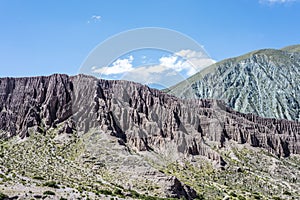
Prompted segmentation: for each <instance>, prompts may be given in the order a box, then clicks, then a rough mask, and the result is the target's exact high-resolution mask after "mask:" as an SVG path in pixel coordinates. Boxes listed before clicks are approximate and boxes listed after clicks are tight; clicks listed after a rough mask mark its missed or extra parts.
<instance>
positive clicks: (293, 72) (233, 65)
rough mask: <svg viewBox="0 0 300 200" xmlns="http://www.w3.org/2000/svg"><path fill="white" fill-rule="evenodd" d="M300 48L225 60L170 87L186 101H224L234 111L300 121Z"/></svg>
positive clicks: (172, 91) (259, 52)
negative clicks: (196, 99) (200, 99)
mask: <svg viewBox="0 0 300 200" xmlns="http://www.w3.org/2000/svg"><path fill="white" fill-rule="evenodd" d="M299 83H300V45H295V46H289V47H286V48H283V49H281V50H275V49H264V50H258V51H254V52H251V53H248V54H246V55H243V56H240V57H236V58H231V59H227V60H223V61H221V62H218V63H215V64H213V65H211V66H209V67H208V68H206V69H204V70H203V71H200V72H199V73H197V74H195V75H194V76H192V77H190V78H189V79H188V80H186V81H184V82H181V83H179V84H177V85H175V86H173V87H171V88H170V90H169V91H168V93H171V94H174V95H176V96H178V97H182V98H195V97H196V98H213V99H222V100H224V101H225V102H226V103H227V105H229V106H230V107H231V108H233V109H234V110H237V111H239V112H243V113H253V114H256V115H259V116H262V117H268V118H277V119H288V120H296V121H300V84H299Z"/></svg>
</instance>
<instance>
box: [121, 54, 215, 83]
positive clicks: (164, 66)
mask: <svg viewBox="0 0 300 200" xmlns="http://www.w3.org/2000/svg"><path fill="white" fill-rule="evenodd" d="M213 63H215V61H214V60H212V59H210V58H209V57H207V56H206V55H205V54H203V53H201V52H195V51H192V50H182V51H180V52H176V53H174V54H173V55H171V56H164V57H161V58H160V59H159V64H157V65H149V66H141V67H138V68H135V69H133V70H131V71H130V72H128V73H127V74H124V76H123V78H124V79H126V80H132V81H135V82H140V83H143V84H152V83H159V84H160V85H164V86H166V87H169V86H172V85H174V84H175V83H178V82H179V81H181V80H184V79H185V78H187V77H186V75H187V76H191V75H194V74H195V73H197V72H198V71H200V70H201V69H203V68H205V67H207V66H209V65H211V64H213ZM184 74H186V75H184ZM166 77H167V78H166Z"/></svg>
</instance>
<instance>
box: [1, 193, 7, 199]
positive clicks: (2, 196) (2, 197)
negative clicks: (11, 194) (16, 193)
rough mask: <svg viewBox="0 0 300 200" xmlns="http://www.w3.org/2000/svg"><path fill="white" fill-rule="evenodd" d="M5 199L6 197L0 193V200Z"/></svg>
mask: <svg viewBox="0 0 300 200" xmlns="http://www.w3.org/2000/svg"><path fill="white" fill-rule="evenodd" d="M6 198H8V196H7V195H6V194H3V193H1V192H0V200H4V199H6Z"/></svg>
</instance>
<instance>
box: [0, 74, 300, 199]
mask: <svg viewBox="0 0 300 200" xmlns="http://www.w3.org/2000/svg"><path fill="white" fill-rule="evenodd" d="M52 132H55V134H54V135H53V137H54V139H55V141H56V139H57V138H58V140H59V141H58V142H61V143H64V142H65V139H64V138H70V137H72V138H73V137H75V138H79V139H81V138H83V139H82V141H81V142H79V143H78V145H79V146H82V145H83V144H84V145H83V147H81V148H84V149H85V150H84V151H82V153H80V154H79V153H78V151H79V150H80V149H81V148H79V147H74V149H73V150H72V152H73V151H74V152H77V153H76V154H75V155H76V156H75V157H76V160H77V162H78V163H91V164H93V165H87V166H86V168H90V169H91V170H98V169H99V166H102V165H103V163H102V162H104V161H96V159H97V158H98V157H99V158H100V157H101V156H103V151H104V150H103V149H102V148H106V146H109V145H110V143H111V141H114V139H113V138H115V140H116V141H117V144H115V145H113V146H112V147H110V148H109V149H107V150H105V151H107V152H111V154H112V153H113V152H114V151H117V152H119V153H120V154H121V153H122V155H123V154H124V155H125V154H126V156H129V157H130V159H133V160H134V159H137V157H136V155H135V154H134V155H132V154H133V152H137V154H138V155H139V156H141V155H143V156H146V157H145V158H147V159H146V160H148V159H150V160H151V159H153V156H154V157H157V158H155V159H154V161H153V163H156V161H157V159H158V158H159V162H162V161H163V162H167V163H174V162H175V163H176V162H186V161H185V159H188V160H189V159H192V160H193V159H196V160H197V159H200V160H202V159H208V160H210V161H209V162H213V163H215V164H216V166H218V168H220V169H225V168H226V167H227V165H228V163H227V162H228V160H226V158H225V157H224V155H223V154H222V153H221V151H223V150H222V149H226V148H228V146H229V145H228V144H230V143H232V142H233V143H237V144H241V145H250V146H252V147H259V148H262V149H264V150H265V151H267V152H269V153H270V154H271V155H273V156H276V157H277V158H280V157H289V156H291V155H297V154H300V143H299V140H300V124H299V123H297V122H293V121H288V120H276V119H265V118H261V117H258V116H255V115H253V114H242V113H239V112H236V111H234V110H232V109H230V108H228V107H226V105H225V103H224V102H222V101H218V100H212V99H192V100H188V99H179V98H177V97H175V96H172V95H168V94H165V93H163V92H161V91H159V90H155V89H151V88H149V87H147V86H144V85H140V84H137V83H133V82H128V81H109V80H101V79H96V78H94V77H91V76H86V75H77V76H71V77H69V76H67V75H61V74H55V75H52V76H48V77H31V78H1V79H0V137H1V139H2V140H4V141H10V140H14V138H19V139H21V143H26V141H27V140H29V141H30V139H31V138H35V137H38V138H40V137H41V138H43V137H44V136H45V137H47V135H48V134H49V135H51V133H52ZM43 135H44V136H43ZM51 137H52V136H51ZM107 137H108V138H110V139H109V141H107V142H106V143H105V142H104V143H103V138H107ZM59 138H63V139H59ZM96 138H98V139H96ZM68 140H69V139H68ZM76 140H78V139H76ZM22 141H24V142H22ZM97 141H99V142H97ZM56 142H57V141H56ZM100 142H101V143H100ZM82 143H83V144H82ZM55 144H56V143H55ZM55 144H53V145H55ZM100 144H101V145H100ZM29 145H32V144H29ZM76 145H77V144H76ZM99 145H100V146H99ZM18 146H19V145H18ZM31 148H34V147H31ZM53 148H54V147H51V148H50V149H53ZM55 148H58V147H55ZM64 148H69V147H64ZM115 148H117V149H116V150H114V151H112V149H115ZM100 149H101V150H100ZM51 151H53V150H51ZM148 152H149V153H150V154H151V157H147V156H149V155H148ZM71 154H72V155H73V153H71ZM71 154H70V155H71ZM106 154H107V156H108V157H105V160H107V161H105V165H106V166H107V165H108V166H110V167H111V169H110V170H112V174H113V173H116V171H114V170H115V166H114V165H117V164H118V163H120V162H121V160H122V166H121V168H119V169H118V171H120V172H122V174H126V173H128V174H131V173H132V174H131V175H130V176H128V177H127V179H125V178H123V179H120V180H119V179H118V180H119V183H122V184H123V182H122V181H124V180H130V177H131V179H132V177H135V175H136V174H139V175H140V176H141V177H147V178H144V180H147V181H149V180H151V181H153V182H157V181H158V180H159V181H158V183H156V184H158V185H159V186H155V187H158V188H159V187H162V188H163V190H160V189H158V190H157V194H158V195H159V196H162V197H173V198H180V197H184V198H186V199H194V198H197V194H196V191H195V190H194V189H193V187H191V185H189V184H186V183H183V182H181V181H180V180H179V179H178V178H177V177H176V176H171V177H170V176H169V175H166V174H164V173H162V172H161V170H157V169H153V166H152V167H150V165H149V164H146V163H144V162H145V161H144V160H139V161H134V162H129V161H128V162H127V159H128V158H126V159H125V160H123V159H121V160H118V161H114V159H115V158H113V157H112V158H111V157H109V154H110V153H106ZM68 155H69V153H68ZM6 156H8V155H6V154H4V158H6ZM25 156H27V154H25ZM116 156H117V154H116ZM8 158H9V157H8ZM141 158H143V159H145V158H144V157H141ZM141 158H139V159H141ZM57 159H61V158H60V156H58V157H57ZM64 159H66V158H64ZM108 161H109V162H108ZM14 162H15V161H13V160H12V161H10V162H9V163H14ZM19 162H20V161H18V163H19ZM52 162H56V161H52ZM135 162H136V163H138V162H141V164H140V165H138V164H136V166H134V167H132V166H131V165H132V164H133V163H135ZM3 163H7V160H6V161H5V160H3ZM99 163H100V164H99ZM151 163H152V161H151ZM43 165H44V164H43ZM151 165H152V164H151ZM153 165H156V164H153ZM137 166H139V167H140V168H141V170H140V171H136V170H135V168H136V167H137ZM38 167H39V166H38ZM100 168H101V167H100ZM122 169H123V171H122ZM146 169H147V171H148V170H149V169H151V170H150V171H148V172H145V170H146ZM132 170H133V171H132ZM56 171H57V170H56ZM32 173H33V172H32ZM53 173H54V172H53ZM93 173H95V172H93ZM105 173H106V172H105ZM98 175H99V174H98ZM94 176H95V177H96V175H94ZM111 176H112V175H111ZM151 177H152V178H151ZM136 178H138V177H136ZM113 181H115V180H113ZM132 181H134V180H132ZM142 181H143V180H141V182H142ZM77 182H78V181H77ZM141 182H140V183H139V184H141ZM75 183H76V181H75ZM124 184H126V183H124ZM134 184H135V183H134V182H132V185H134ZM101 187H102V186H101ZM132 187H133V186H128V188H132ZM136 187H137V188H138V186H134V188H136ZM128 190H129V189H128Z"/></svg>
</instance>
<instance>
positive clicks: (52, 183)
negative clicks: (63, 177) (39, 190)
mask: <svg viewBox="0 0 300 200" xmlns="http://www.w3.org/2000/svg"><path fill="white" fill-rule="evenodd" d="M44 186H47V187H52V188H57V189H59V186H58V185H57V184H56V182H55V181H48V182H46V183H44Z"/></svg>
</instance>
